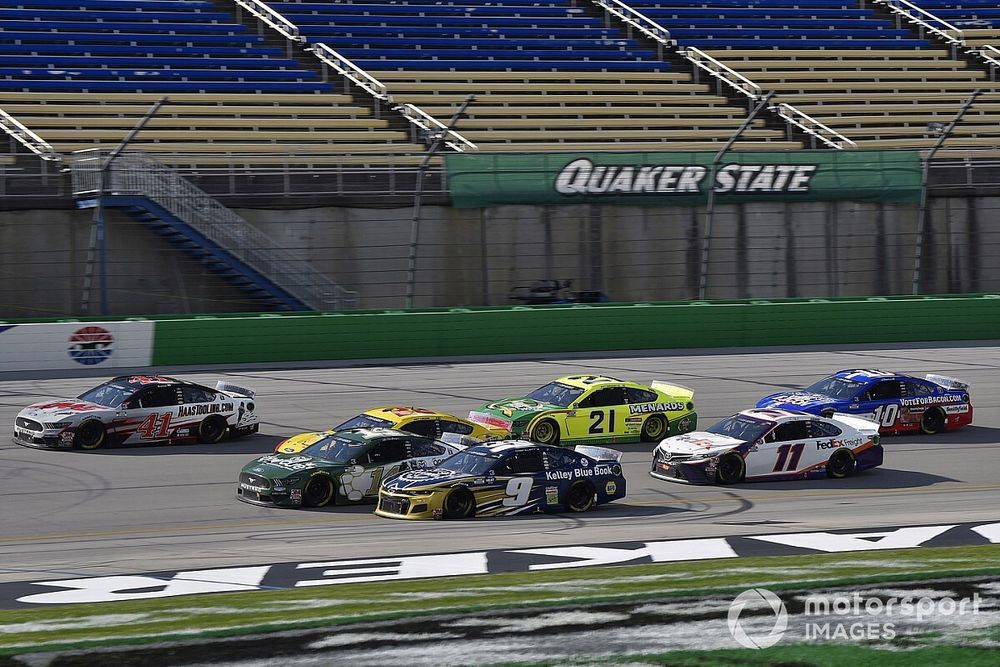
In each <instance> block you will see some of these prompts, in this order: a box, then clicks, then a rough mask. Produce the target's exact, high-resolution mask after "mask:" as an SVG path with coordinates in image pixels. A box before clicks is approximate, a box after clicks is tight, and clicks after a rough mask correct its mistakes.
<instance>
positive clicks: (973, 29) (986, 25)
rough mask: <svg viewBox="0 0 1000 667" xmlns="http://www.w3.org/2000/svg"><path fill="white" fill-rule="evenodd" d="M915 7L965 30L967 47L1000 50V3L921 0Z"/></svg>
mask: <svg viewBox="0 0 1000 667" xmlns="http://www.w3.org/2000/svg"><path fill="white" fill-rule="evenodd" d="M915 4H917V5H918V6H919V7H920V8H921V9H923V10H925V11H928V12H930V13H931V14H933V15H934V16H936V17H938V18H940V19H942V20H944V21H947V22H948V23H950V24H951V25H953V26H955V27H956V28H958V29H959V30H961V31H962V37H963V38H964V40H965V44H966V46H970V47H978V46H993V47H995V48H998V49H1000V4H997V2H996V0H958V1H954V2H953V1H952V0H918V1H917V2H916V3H915Z"/></svg>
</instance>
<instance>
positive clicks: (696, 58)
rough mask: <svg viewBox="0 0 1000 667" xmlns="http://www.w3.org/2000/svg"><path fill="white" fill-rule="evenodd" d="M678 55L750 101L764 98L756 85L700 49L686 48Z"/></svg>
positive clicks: (762, 92)
mask: <svg viewBox="0 0 1000 667" xmlns="http://www.w3.org/2000/svg"><path fill="white" fill-rule="evenodd" d="M678 53H680V55H682V56H684V57H685V58H687V59H688V60H689V61H690V62H691V63H692V64H693V65H694V66H695V67H697V68H699V69H702V70H704V71H706V72H708V74H709V76H711V77H713V78H715V79H717V80H718V81H721V82H722V83H726V84H728V85H730V86H731V87H733V88H735V89H736V90H737V91H739V92H740V93H741V94H743V95H745V96H746V97H748V98H749V99H751V100H759V99H760V98H761V97H763V96H764V91H763V90H761V87H760V86H758V85H757V84H756V83H754V82H753V81H751V80H750V79H748V78H746V77H745V76H743V75H742V74H740V73H739V72H737V71H736V70H734V69H733V68H732V67H729V66H728V65H726V64H725V63H723V62H721V61H719V60H716V59H715V58H713V57H712V56H710V55H708V54H707V53H705V52H704V51H702V50H701V49H696V48H694V47H688V48H686V49H683V50H681V51H679V52H678Z"/></svg>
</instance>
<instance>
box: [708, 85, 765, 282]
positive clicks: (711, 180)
mask: <svg viewBox="0 0 1000 667" xmlns="http://www.w3.org/2000/svg"><path fill="white" fill-rule="evenodd" d="M772 97H774V91H773V90H772V91H771V92H769V93H768V94H767V95H765V96H764V97H763V98H761V100H760V102H758V103H757V106H756V107H754V108H753V110H752V111H751V112H750V115H749V116H747V117H746V118H745V119H744V120H743V123H742V124H741V125H740V126H739V127H738V128H736V132H734V133H733V136H731V137H729V141H727V142H726V145H725V146H723V147H722V150H720V151H719V152H718V153H716V154H715V157H714V158H712V164H711V166H710V167H709V170H708V201H707V202H706V203H705V230H704V233H703V235H702V238H701V270H700V272H699V275H698V298H699V299H704V298H705V293H706V292H707V291H708V257H709V251H710V249H711V243H712V220H713V218H714V217H715V172H716V171H717V170H718V168H719V162H721V161H722V157H723V156H724V155H725V154H726V153H727V152H728V151H729V149H730V148H732V146H733V144H734V143H736V140H737V139H739V138H740V137H741V136H742V135H743V133H744V132H745V131H746V129H747V128H748V127H750V124H751V123H753V121H754V119H755V118H756V117H757V114H759V113H760V112H761V111H763V110H764V107H766V106H767V103H768V102H770V101H771V98H772Z"/></svg>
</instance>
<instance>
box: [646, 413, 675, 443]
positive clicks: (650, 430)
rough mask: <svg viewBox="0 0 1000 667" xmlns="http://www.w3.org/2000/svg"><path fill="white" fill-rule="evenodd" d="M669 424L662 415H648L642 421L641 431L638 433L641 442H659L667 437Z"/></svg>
mask: <svg viewBox="0 0 1000 667" xmlns="http://www.w3.org/2000/svg"><path fill="white" fill-rule="evenodd" d="M668 428H669V424H668V423H667V418H666V417H664V416H663V415H650V416H649V417H648V418H647V419H646V421H644V422H643V423H642V432H641V433H640V434H639V440H640V441H641V442H659V441H660V440H663V439H664V438H665V437H667V429H668Z"/></svg>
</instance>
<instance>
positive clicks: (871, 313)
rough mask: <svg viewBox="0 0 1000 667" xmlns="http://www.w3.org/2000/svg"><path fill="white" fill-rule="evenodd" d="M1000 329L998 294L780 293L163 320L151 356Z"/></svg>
mask: <svg viewBox="0 0 1000 667" xmlns="http://www.w3.org/2000/svg"><path fill="white" fill-rule="evenodd" d="M997 337H1000V295H998V294H986V295H960V296H941V297H871V298H839V299H782V300H768V301H763V300H752V301H711V302H683V303H635V304H566V305H552V306H514V307H507V308H452V309H436V310H411V311H403V310H400V311H377V312H373V311H354V312H349V313H331V314H307V315H302V314H294V315H255V316H225V315H219V316H211V317H205V316H202V317H177V318H168V319H162V320H158V321H157V323H156V334H155V341H154V347H153V364H154V365H182V364H205V363H245V362H294V361H318V360H324V361H331V360H360V359H393V358H415V357H453V356H466V355H503V354H556V353H566V352H587V351H614V350H648V349H676V348H696V347H697V348H706V347H746V346H766V345H804V344H852V343H897V342H907V341H925V340H926V341H937V340H939V341H946V340H976V339H991V338H997Z"/></svg>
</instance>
